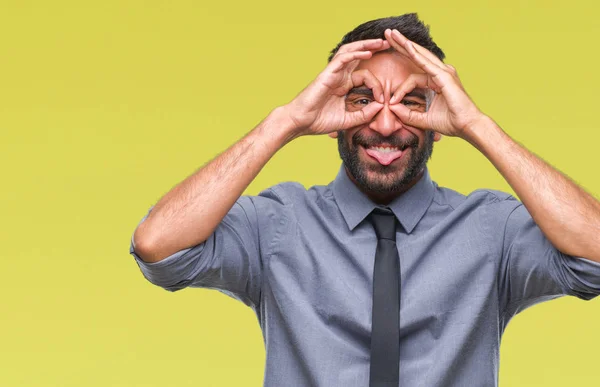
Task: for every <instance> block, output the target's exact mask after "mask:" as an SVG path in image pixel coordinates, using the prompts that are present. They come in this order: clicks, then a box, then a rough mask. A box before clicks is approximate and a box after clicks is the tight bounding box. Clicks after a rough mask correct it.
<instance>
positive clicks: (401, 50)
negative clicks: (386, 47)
mask: <svg viewBox="0 0 600 387" xmlns="http://www.w3.org/2000/svg"><path fill="white" fill-rule="evenodd" d="M383 35H384V36H385V38H386V41H387V42H389V44H390V46H391V47H392V48H393V49H394V50H396V51H398V53H400V54H402V55H404V56H407V57H409V58H410V54H409V53H408V51H406V49H404V47H402V45H401V44H400V43H398V42H397V41H396V40H395V39H394V37H393V35H392V30H390V29H389V28H388V29H387V30H385V31H384V32H383Z"/></svg>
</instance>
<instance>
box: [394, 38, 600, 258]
mask: <svg viewBox="0 0 600 387" xmlns="http://www.w3.org/2000/svg"><path fill="white" fill-rule="evenodd" d="M386 39H388V41H390V44H391V45H392V46H393V47H394V48H396V49H397V50H398V51H399V52H401V53H404V54H405V55H408V56H409V57H410V58H411V59H412V60H413V61H414V62H415V63H416V64H417V65H418V66H419V67H420V68H421V69H422V70H423V71H424V72H425V73H424V74H414V75H413V76H411V77H409V79H408V80H407V81H405V82H404V83H403V84H402V85H400V87H399V88H398V89H397V90H396V91H395V92H394V97H393V98H392V100H391V101H390V103H393V102H394V101H400V100H401V99H402V97H403V96H404V95H405V94H406V93H408V92H409V91H411V90H412V89H414V88H415V87H417V86H418V87H425V88H429V89H431V90H433V91H434V92H435V96H434V97H433V101H432V102H431V105H430V108H429V110H428V111H427V112H426V113H420V112H416V111H412V110H409V109H408V108H407V107H406V106H403V105H402V104H398V103H396V104H394V105H393V106H391V107H390V109H392V110H393V111H394V112H395V113H396V114H397V115H398V116H399V117H400V119H401V120H402V121H403V122H405V123H407V124H408V125H412V126H415V127H417V128H420V129H431V130H435V131H436V132H439V133H441V134H445V135H449V136H456V137H460V138H463V139H465V140H466V141H468V142H469V143H471V144H473V145H474V146H475V147H476V148H477V149H478V150H480V151H481V152H482V153H483V154H484V155H485V156H486V157H487V158H488V159H489V160H490V161H491V162H492V164H493V165H494V166H495V167H496V169H498V171H499V172H500V173H501V174H502V176H503V177H504V178H505V179H506V181H507V182H508V183H509V184H510V186H511V187H512V188H513V189H514V190H515V192H516V194H517V195H518V196H519V198H520V199H521V200H522V201H523V204H524V205H525V207H526V208H527V210H528V211H529V212H530V213H531V217H532V218H533V219H534V221H535V222H536V224H537V225H538V226H539V227H540V229H541V230H542V231H543V233H544V235H545V236H546V238H548V240H549V241H550V242H551V243H552V244H553V245H554V246H555V247H556V248H557V249H559V250H560V251H561V252H562V253H564V254H567V255H571V256H574V257H580V258H587V259H589V260H592V261H595V262H600V202H599V201H598V200H596V199H594V198H593V197H592V196H591V195H589V194H588V193H586V192H585V191H584V190H583V189H582V188H581V187H579V186H577V185H576V184H575V183H574V182H572V181H571V180H570V179H569V178H567V177H566V176H564V175H563V174H561V173H560V172H559V171H557V170H556V169H554V168H552V167H551V166H550V165H548V164H547V163H546V162H544V161H543V160H541V159H540V158H538V157H537V156H535V155H534V154H532V153H531V152H529V151H528V150H527V149H525V148H524V147H523V146H521V145H519V144H518V143H516V142H515V141H513V140H512V139H511V138H510V137H509V136H508V135H507V134H506V133H504V131H502V129H500V128H499V127H498V126H497V125H496V124H495V123H494V122H493V121H492V120H491V119H490V118H489V117H486V116H485V115H484V114H483V113H482V112H481V111H480V110H479V109H478V108H477V106H475V104H474V103H473V101H472V100H471V99H470V98H469V96H468V95H467V93H466V92H465V90H464V88H463V86H462V84H461V82H460V79H459V78H458V74H457V72H456V70H455V69H454V67H452V66H450V65H446V64H444V63H443V62H442V61H440V60H439V59H438V58H437V57H436V56H435V55H433V54H432V53H431V52H429V51H427V50H426V49H424V48H423V47H421V46H419V45H418V44H416V43H414V42H411V41H409V40H408V39H406V38H405V37H404V36H402V35H401V34H400V33H399V32H397V31H387V32H386Z"/></svg>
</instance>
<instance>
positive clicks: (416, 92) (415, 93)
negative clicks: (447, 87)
mask: <svg viewBox="0 0 600 387" xmlns="http://www.w3.org/2000/svg"><path fill="white" fill-rule="evenodd" d="M405 97H416V98H421V99H422V100H423V101H427V96H426V93H425V91H424V90H423V89H414V90H413V91H411V92H409V93H406V95H405Z"/></svg>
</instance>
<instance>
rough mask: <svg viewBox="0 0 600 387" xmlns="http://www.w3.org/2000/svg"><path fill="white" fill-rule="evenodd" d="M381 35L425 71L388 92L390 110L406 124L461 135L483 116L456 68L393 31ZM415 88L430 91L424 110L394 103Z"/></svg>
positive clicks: (445, 133)
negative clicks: (390, 92)
mask: <svg viewBox="0 0 600 387" xmlns="http://www.w3.org/2000/svg"><path fill="white" fill-rule="evenodd" d="M384 35H385V38H386V40H387V41H388V42H389V43H390V45H391V47H393V48H394V49H396V50H397V51H398V52H400V53H401V54H403V55H407V56H408V57H409V59H411V60H412V61H413V62H414V63H415V64H416V65H417V66H419V67H420V68H421V69H422V70H423V71H424V72H425V73H424V74H411V75H410V76H409V77H408V78H406V80H405V81H404V82H403V83H402V84H401V85H400V86H399V87H398V88H397V89H396V90H395V91H394V92H393V93H392V97H391V99H390V102H389V103H390V110H392V111H393V112H394V113H395V114H396V115H397V116H398V118H400V120H401V121H402V122H403V123H405V124H406V125H410V126H414V127H416V128H418V129H429V130H433V131H435V132H438V133H441V134H444V135H447V136H456V137H461V138H464V137H465V135H466V133H467V132H468V131H469V130H471V129H472V127H473V125H475V124H476V123H477V122H478V121H479V120H480V119H482V118H483V117H485V116H484V114H483V113H482V112H481V111H480V110H479V109H478V108H477V106H476V105H475V103H473V101H472V100H471V98H470V97H469V96H468V95H467V92H466V91H465V89H464V88H463V86H462V83H461V82H460V79H459V78H458V74H457V72H456V69H455V68H454V67H452V66H450V65H447V64H445V63H443V62H442V61H441V60H440V59H439V58H438V57H436V56H435V55H434V54H433V53H431V52H430V51H429V50H427V49H425V48H424V47H421V46H420V45H418V44H417V43H415V42H412V41H410V40H408V39H407V38H406V37H404V36H403V35H402V34H401V33H400V32H398V31H397V30H389V29H388V30H386V31H385V33H384ZM417 87H420V88H426V89H430V90H432V91H433V93H432V94H434V95H433V100H432V101H431V102H430V103H429V108H428V109H427V111H426V112H418V111H414V110H411V109H409V108H408V107H407V106H404V105H403V104H400V103H398V102H400V101H402V99H403V98H404V96H405V95H406V94H407V93H409V92H410V91H412V90H413V89H415V88H417Z"/></svg>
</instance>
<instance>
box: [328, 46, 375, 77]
mask: <svg viewBox="0 0 600 387" xmlns="http://www.w3.org/2000/svg"><path fill="white" fill-rule="evenodd" d="M372 55H373V53H372V52H371V51H353V52H346V53H343V54H340V55H336V57H335V58H333V59H332V60H331V62H330V63H329V68H330V70H331V71H332V72H336V71H340V70H341V69H343V68H345V67H346V66H347V65H348V64H349V63H351V62H353V61H357V62H356V65H358V60H364V59H369V58H370V57H371V56H372Z"/></svg>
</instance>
